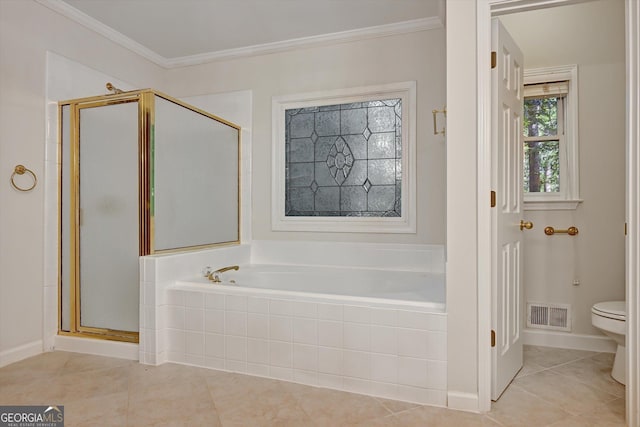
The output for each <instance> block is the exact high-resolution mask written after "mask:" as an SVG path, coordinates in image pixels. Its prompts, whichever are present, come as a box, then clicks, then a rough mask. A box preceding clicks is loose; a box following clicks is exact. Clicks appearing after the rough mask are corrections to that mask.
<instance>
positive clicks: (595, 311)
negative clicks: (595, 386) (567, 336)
mask: <svg viewBox="0 0 640 427" xmlns="http://www.w3.org/2000/svg"><path fill="white" fill-rule="evenodd" d="M626 319H627V311H626V307H625V302H624V301H605V302H599V303H596V304H594V305H593V307H591V323H592V324H593V326H595V327H596V328H598V329H600V330H601V331H602V332H603V333H604V334H605V335H607V336H608V337H609V338H611V339H613V340H614V341H615V342H616V343H617V344H618V349H617V350H616V357H615V359H614V361H613V370H612V371H611V376H612V377H613V379H614V380H616V381H618V382H619V383H620V384H625V373H626V363H625V362H626V348H625V343H626V333H627V328H626Z"/></svg>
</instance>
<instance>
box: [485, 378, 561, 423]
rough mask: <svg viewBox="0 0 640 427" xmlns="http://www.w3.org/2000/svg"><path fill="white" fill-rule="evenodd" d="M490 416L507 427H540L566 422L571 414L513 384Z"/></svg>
mask: <svg viewBox="0 0 640 427" xmlns="http://www.w3.org/2000/svg"><path fill="white" fill-rule="evenodd" d="M489 416H490V417H491V418H492V419H494V420H496V421H498V422H499V423H502V424H504V425H505V426H521V427H527V426H532V427H533V426H535V427H539V426H546V425H549V424H551V423H554V422H557V421H561V420H565V419H567V418H569V417H571V414H570V413H568V412H566V411H564V410H562V409H561V408H560V407H559V406H556V405H554V404H551V403H549V402H547V401H545V400H542V399H540V398H539V397H536V396H534V395H533V394H531V393H527V392H526V391H524V390H523V389H521V388H520V387H518V386H517V385H515V384H511V385H510V386H509V388H507V390H506V391H505V392H504V393H503V394H502V396H501V397H500V399H499V400H498V401H497V402H495V403H494V404H493V405H492V407H491V412H490V413H489Z"/></svg>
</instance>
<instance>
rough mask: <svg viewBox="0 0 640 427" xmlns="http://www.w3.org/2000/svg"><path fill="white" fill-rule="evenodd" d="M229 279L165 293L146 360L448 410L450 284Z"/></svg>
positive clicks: (262, 270) (424, 278) (410, 279)
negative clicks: (447, 308) (151, 352)
mask: <svg viewBox="0 0 640 427" xmlns="http://www.w3.org/2000/svg"><path fill="white" fill-rule="evenodd" d="M216 267H220V266H218V265H216ZM220 278H221V280H222V283H212V282H210V281H209V280H208V279H206V278H204V277H194V278H192V279H188V280H178V281H175V282H173V283H172V284H171V285H169V286H168V287H166V288H165V290H164V292H165V294H164V295H163V296H159V297H158V301H159V304H158V306H157V310H158V311H157V313H158V318H157V321H156V324H157V329H156V330H155V331H146V330H143V335H144V334H146V333H147V332H153V333H152V334H151V335H150V336H151V337H152V338H151V340H152V341H151V342H150V343H149V342H146V341H145V346H146V348H155V349H156V353H155V354H154V355H152V357H151V358H148V359H146V360H148V361H149V360H150V361H151V362H150V363H153V364H160V363H163V362H166V361H168V362H173V363H184V364H189V365H195V366H201V367H206V368H212V369H219V370H226V371H232V372H240V373H245V374H250V375H257V376H263V377H269V378H276V379H281V380H286V381H294V382H298V383H303V384H307V385H312V386H320V387H327V388H334V389H339V390H345V391H350V392H356V393H362V394H368V395H373V396H380V397H385V398H390V399H397V400H404V401H410V402H416V403H420V404H429V405H437V406H446V395H447V338H446V334H447V332H446V331H447V317H446V316H447V315H446V312H445V287H444V276H443V275H442V274H432V273H425V272H414V271H390V270H372V269H369V270H367V269H352V268H338V267H302V266H291V265H289V266H284V265H240V270H239V271H227V272H225V273H222V274H221V275H220ZM231 280H234V281H235V283H231ZM147 363H149V362H147Z"/></svg>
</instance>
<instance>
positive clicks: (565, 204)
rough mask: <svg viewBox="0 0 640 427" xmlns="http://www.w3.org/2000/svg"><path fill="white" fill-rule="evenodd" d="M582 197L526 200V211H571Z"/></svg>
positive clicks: (580, 201)
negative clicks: (574, 198)
mask: <svg viewBox="0 0 640 427" xmlns="http://www.w3.org/2000/svg"><path fill="white" fill-rule="evenodd" d="M580 203H582V199H576V200H525V202H524V210H525V211H570V210H576V209H577V208H578V205H579V204H580Z"/></svg>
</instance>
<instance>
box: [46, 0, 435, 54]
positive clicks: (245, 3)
mask: <svg viewBox="0 0 640 427" xmlns="http://www.w3.org/2000/svg"><path fill="white" fill-rule="evenodd" d="M38 1H39V2H40V3H42V4H44V5H45V6H48V7H51V8H53V9H56V10H57V11H59V12H62V13H64V14H65V15H67V16H69V17H71V18H72V19H75V20H76V21H79V22H81V23H83V24H84V25H86V26H89V27H92V29H96V28H99V29H100V30H101V31H99V32H102V33H103V34H105V33H109V34H110V35H111V37H110V38H112V39H119V40H120V41H123V42H126V41H128V42H129V44H137V45H138V46H139V47H142V48H144V49H146V50H148V55H146V56H148V57H149V56H153V55H155V56H156V57H157V58H163V59H165V60H167V61H172V60H176V59H177V58H185V57H193V56H203V55H204V56H207V55H209V56H211V55H214V54H216V53H218V54H219V53H221V52H229V51H234V50H239V49H245V50H246V49H248V48H251V47H256V46H265V45H274V44H278V43H280V44H281V43H283V42H287V41H289V42H290V41H291V40H298V41H299V40H300V39H303V41H304V39H305V38H312V37H316V36H322V35H327V34H335V33H340V34H349V33H353V32H358V31H360V32H362V30H363V29H369V30H370V29H371V27H379V26H393V25H397V24H398V23H405V24H406V23H407V21H410V22H418V21H420V20H425V19H429V18H432V17H438V15H439V13H440V12H441V10H442V9H443V6H442V3H443V2H442V1H441V0H38ZM345 32H347V33H345ZM131 42H134V43H131ZM125 44H126V43H125ZM156 62H157V61H156Z"/></svg>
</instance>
